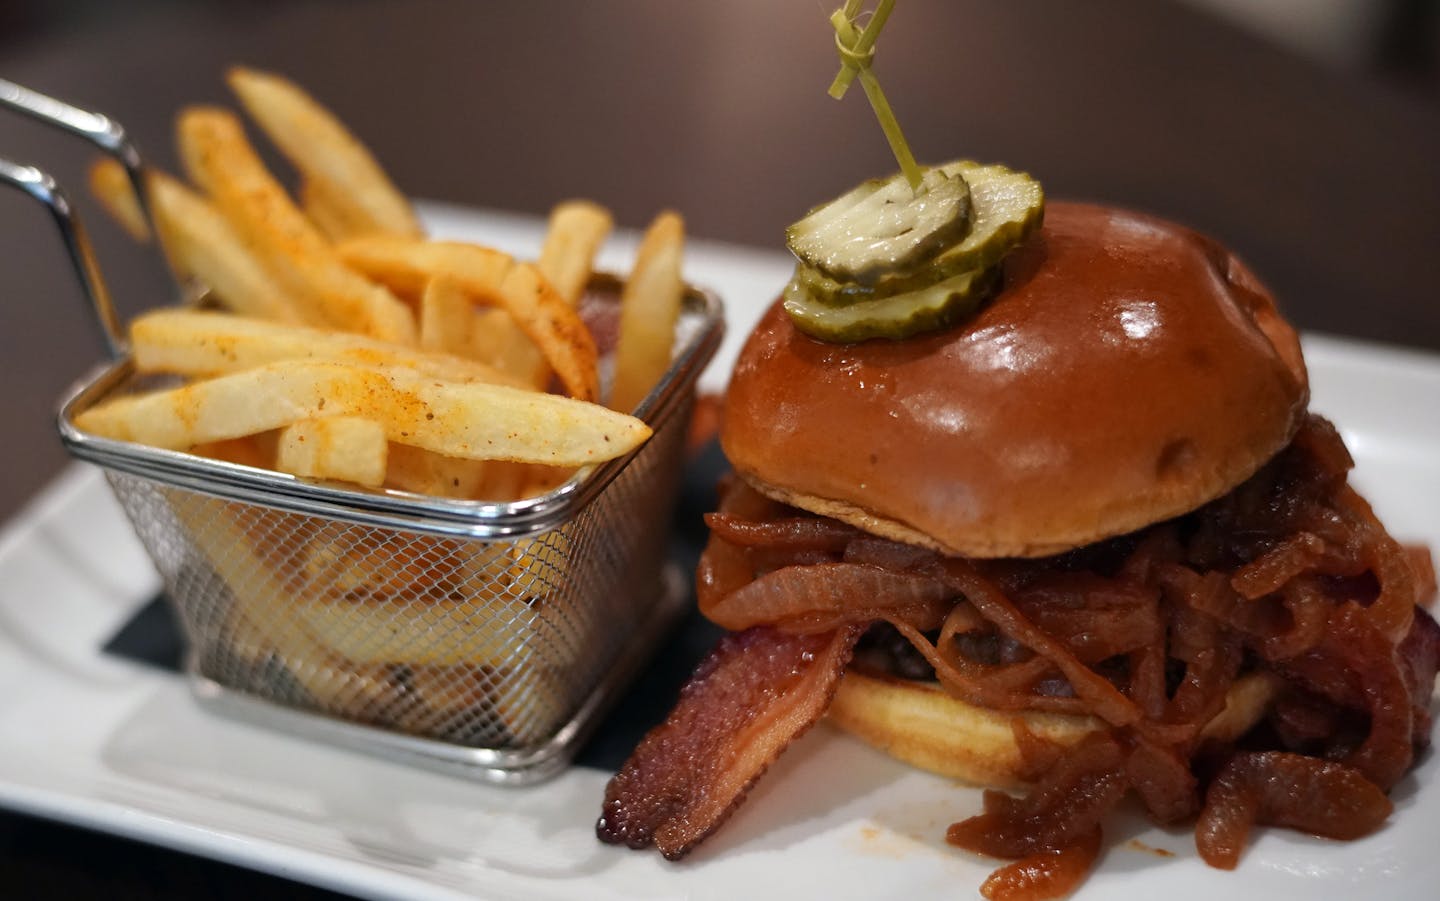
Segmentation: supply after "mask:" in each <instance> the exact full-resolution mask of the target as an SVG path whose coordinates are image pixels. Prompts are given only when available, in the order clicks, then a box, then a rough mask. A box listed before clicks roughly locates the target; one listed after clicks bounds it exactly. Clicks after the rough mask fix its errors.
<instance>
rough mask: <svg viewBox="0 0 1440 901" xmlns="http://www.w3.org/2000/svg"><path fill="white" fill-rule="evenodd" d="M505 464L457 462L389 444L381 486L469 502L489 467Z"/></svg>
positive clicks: (472, 461) (422, 450) (417, 449)
mask: <svg viewBox="0 0 1440 901" xmlns="http://www.w3.org/2000/svg"><path fill="white" fill-rule="evenodd" d="M509 465H512V464H509V463H488V462H481V461H480V460H461V459H457V458H455V457H446V456H443V455H441V454H436V453H432V452H431V451H427V450H424V449H423V448H418V447H410V446H409V445H405V444H391V445H390V468H389V471H388V472H387V474H386V476H385V486H386V487H387V488H395V489H398V490H400V491H409V492H410V493H412V494H428V495H430V496H432V497H453V498H462V499H464V498H471V499H473V498H475V497H477V496H478V490H479V488H480V486H481V485H482V484H484V481H485V473H486V470H488V469H489V467H491V466H509Z"/></svg>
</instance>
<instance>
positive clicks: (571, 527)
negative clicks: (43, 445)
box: [59, 277, 723, 783]
mask: <svg viewBox="0 0 1440 901" xmlns="http://www.w3.org/2000/svg"><path fill="white" fill-rule="evenodd" d="M592 288H593V289H595V290H592V294H597V293H598V295H599V296H600V297H602V298H605V297H608V298H609V300H608V302H610V303H614V302H615V298H616V296H617V292H616V290H615V282H614V280H613V279H609V278H605V277H601V278H599V279H597V282H596V284H595V285H594V286H592ZM722 328H723V327H722V319H721V308H720V302H719V300H718V299H717V298H715V297H714V296H713V295H711V294H709V293H707V292H704V291H700V290H696V289H690V290H688V292H687V295H686V297H685V301H684V304H683V308H682V315H681V319H680V329H679V333H678V338H677V341H676V345H675V352H674V356H673V362H672V365H671V367H670V369H669V371H668V372H667V373H666V375H665V376H664V378H663V379H662V380H661V382H660V383H659V384H658V385H657V386H656V387H655V389H654V390H653V391H652V393H651V394H650V396H649V397H648V398H647V399H646V400H645V401H644V402H643V403H642V404H641V406H640V407H639V409H638V410H637V411H636V415H637V416H639V417H640V418H642V419H644V420H645V421H646V422H647V424H649V425H650V426H651V428H652V429H653V430H654V434H653V435H652V436H651V438H650V440H649V441H648V442H646V443H645V444H643V445H642V446H641V447H640V448H639V449H637V450H636V451H635V452H633V453H632V454H631V455H629V456H627V457H624V458H620V459H618V460H614V461H611V462H609V463H606V464H603V465H601V466H598V467H594V468H591V469H588V470H582V471H581V472H579V473H577V474H576V475H574V476H573V477H571V478H570V479H569V480H568V481H566V482H565V483H564V484H562V485H560V486H559V487H558V488H556V489H554V490H553V491H551V492H549V493H547V494H545V495H543V496H541V497H537V498H531V499H526V500H522V501H515V502H510V503H485V502H479V501H458V500H449V499H443V498H433V497H425V496H419V495H412V494H407V493H404V492H398V491H390V490H381V491H369V490H356V489H350V488H346V487H340V486H336V485H326V484H322V483H315V482H310V481H306V480H302V479H297V478H295V477H293V476H288V475H285V474H282V473H276V472H272V471H269V470H261V469H255V468H251V467H247V466H242V465H237V464H234V463H227V462H223V461H219V460H214V459H209V458H205V457H198V456H193V455H190V454H185V453H177V452H174V451H165V450H159V449H155V448H151V447H146V446H142V445H137V444H130V443H127V442H121V441H114V440H110V439H105V438H100V437H97V436H94V435H90V434H87V433H84V432H82V431H80V430H79V429H78V428H77V427H76V426H75V425H74V418H75V416H77V415H78V414H80V413H81V412H83V411H84V410H86V409H88V408H90V407H91V406H93V405H95V404H97V403H99V402H101V401H103V400H105V399H106V398H110V397H114V396H117V395H119V394H123V393H126V392H129V391H133V390H136V389H137V388H138V387H143V385H144V382H143V380H142V379H139V378H138V377H137V376H136V375H135V374H134V372H133V370H132V367H131V366H130V363H129V361H128V359H121V360H120V361H119V362H117V363H114V364H112V365H110V366H108V367H106V368H104V369H103V370H101V371H100V372H98V373H97V374H95V375H94V376H93V377H91V378H90V379H88V380H86V381H85V382H84V383H82V384H81V385H80V386H79V387H78V388H77V389H76V390H75V391H74V392H73V394H72V396H71V397H70V398H69V399H68V400H67V401H66V402H65V403H64V405H63V407H62V409H61V412H60V418H59V427H60V433H61V437H62V439H63V441H64V443H65V445H66V447H67V448H68V449H69V450H70V452H71V453H72V454H74V455H75V456H76V457H79V458H81V459H84V460H89V461H91V462H94V463H97V464H99V465H100V466H102V467H104V468H105V470H106V475H107V478H108V479H109V482H110V485H111V486H112V488H113V489H114V492H115V495H116V497H117V498H118V499H119V500H120V503H121V505H122V506H123V507H124V509H125V512H126V514H127V515H128V516H129V518H130V521H131V523H132V524H133V525H134V527H135V530H136V532H137V533H138V535H139V536H140V539H141V541H142V543H143V544H144V546H145V548H146V550H147V551H148V552H149V554H150V556H151V558H152V559H153V561H154V563H155V566H156V568H157V569H158V570H159V572H160V574H161V577H162V579H163V582H164V585H165V589H166V593H167V596H168V598H169V601H170V603H171V604H172V605H173V607H174V610H175V612H176V613H177V615H178V619H179V621H180V623H181V626H182V631H183V634H184V638H185V640H186V645H187V649H188V653H187V668H188V670H189V672H190V674H191V676H192V677H193V679H194V682H195V686H196V689H197V694H198V696H199V697H200V698H201V699H202V701H204V702H206V703H208V704H210V705H213V706H215V707H217V708H219V709H221V710H223V711H226V712H229V713H232V714H237V715H240V716H243V717H245V718H247V719H250V720H252V721H258V722H263V723H267V724H271V725H280V726H283V727H284V728H286V729H289V730H291V731H296V730H298V731H301V732H304V733H307V734H310V735H312V736H317V737H322V738H326V739H329V740H332V741H339V742H341V743H344V744H347V745H350V746H352V747H356V748H359V749H362V750H371V751H378V752H382V753H386V754H389V755H392V756H394V755H401V756H405V757H408V758H411V759H415V760H419V761H422V762H428V763H430V764H433V765H436V766H439V767H443V768H460V769H463V770H466V771H469V772H472V773H475V774H477V775H479V776H481V777H483V778H486V779H489V780H492V781H497V782H507V783H517V782H522V783H523V782H530V781H534V780H536V779H539V778H543V777H544V776H546V775H548V774H550V773H552V772H553V771H555V770H556V769H558V768H559V767H561V766H563V765H564V763H565V762H567V761H568V759H569V758H570V757H571V756H572V755H573V753H574V751H575V750H576V745H577V743H578V742H579V741H580V740H581V739H582V738H583V737H584V736H585V734H586V733H587V731H588V729H589V727H590V726H592V725H593V724H594V721H595V718H596V717H597V715H598V714H599V713H601V712H602V711H603V710H604V709H605V707H606V705H607V702H608V701H609V700H611V699H613V696H614V695H615V693H616V692H617V691H618V690H619V689H621V688H622V687H623V686H624V684H625V683H626V681H627V680H628V677H629V676H630V675H633V673H634V671H635V670H636V668H637V667H638V665H639V664H640V663H641V662H643V660H644V659H645V657H646V656H648V654H649V652H650V651H651V649H652V647H653V644H654V642H655V641H656V640H658V638H659V637H661V635H662V634H663V632H664V631H665V629H666V627H667V626H668V625H669V624H670V623H672V622H673V620H674V616H675V615H676V614H677V613H678V612H679V608H680V606H681V604H682V603H683V590H682V584H683V579H681V578H679V576H678V574H674V573H670V574H668V576H667V573H666V570H665V550H666V544H667V537H668V530H669V523H670V517H671V513H672V509H673V505H674V500H675V496H676V493H677V491H678V487H679V482H680V476H681V468H682V466H683V463H684V454H685V437H686V431H687V425H688V422H689V414H690V410H691V407H692V402H693V397H694V390H695V382H696V379H697V378H698V376H699V373H700V371H701V370H702V369H703V368H704V365H705V363H706V362H707V361H708V360H709V358H710V356H711V355H712V354H713V353H714V350H715V348H716V346H717V345H718V343H719V339H720V336H721V331H722Z"/></svg>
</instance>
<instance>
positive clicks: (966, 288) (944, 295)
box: [784, 267, 1000, 342]
mask: <svg viewBox="0 0 1440 901" xmlns="http://www.w3.org/2000/svg"><path fill="white" fill-rule="evenodd" d="M999 283H1000V269H999V267H992V268H990V269H983V270H975V271H971V272H962V273H960V274H959V275H955V276H952V277H950V278H948V279H945V280H944V281H941V282H938V283H936V284H933V285H927V286H925V287H923V288H920V289H918V290H915V291H911V292H909V293H906V294H895V295H892V296H890V297H882V298H877V299H873V300H866V301H860V302H857V303H851V304H846V305H844V306H835V305H832V304H825V303H820V302H818V301H816V300H815V298H814V297H812V296H811V295H810V292H809V291H808V290H807V289H806V287H805V284H804V283H803V282H802V281H801V280H800V279H799V278H792V279H791V280H790V283H789V284H787V285H786V286H785V292H784V298H785V312H786V313H788V314H790V319H791V321H793V322H794V323H795V327H796V328H798V329H800V331H802V332H804V333H805V334H807V335H809V336H811V337H812V338H819V339H820V340H822V341H834V342H850V341H864V340H866V339H867V338H897V339H898V338H908V337H910V336H911V335H916V334H919V333H921V332H928V331H934V330H936V329H942V328H946V327H948V326H950V325H953V324H954V323H956V322H958V321H960V320H961V319H963V318H965V317H966V316H969V315H970V314H971V313H973V312H975V310H976V309H978V308H979V306H980V304H981V303H982V302H984V300H985V299H986V298H987V297H989V296H990V295H991V294H992V293H993V292H994V289H995V287H996V286H997V285H998V284H999Z"/></svg>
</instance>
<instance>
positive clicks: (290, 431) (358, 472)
mask: <svg viewBox="0 0 1440 901" xmlns="http://www.w3.org/2000/svg"><path fill="white" fill-rule="evenodd" d="M389 448H390V443H389V442H388V441H386V440H385V426H383V425H381V424H380V423H378V422H376V421H375V420H373V419H363V418H360V417H357V416H329V417H326V418H324V419H302V420H300V421H299V422H292V423H291V424H290V425H288V426H286V427H285V428H284V429H282V430H281V431H280V441H279V445H278V447H277V451H276V456H275V468H276V469H278V470H280V471H281V472H288V473H290V474H291V475H296V476H303V477H305V478H311V479H333V480H336V481H341V482H354V483H355V484H357V485H364V486H365V487H367V488H379V487H380V486H381V485H382V484H384V482H385V464H386V461H387V459H388V457H389Z"/></svg>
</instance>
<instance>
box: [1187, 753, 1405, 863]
mask: <svg viewBox="0 0 1440 901" xmlns="http://www.w3.org/2000/svg"><path fill="white" fill-rule="evenodd" d="M1393 807H1394V805H1393V804H1391V803H1390V799H1389V798H1387V797H1385V793H1384V792H1383V791H1381V790H1380V789H1379V788H1378V787H1376V785H1375V784H1374V783H1373V782H1371V781H1370V780H1368V779H1366V778H1365V777H1364V775H1362V774H1361V773H1360V772H1359V771H1358V770H1354V769H1351V768H1350V767H1347V766H1345V765H1344V764H1340V763H1334V762H1332V761H1327V760H1317V759H1316V758H1314V757H1304V756H1301V755H1299V754H1289V753H1286V752H1283V751H1266V752H1260V753H1248V754H1236V755H1235V756H1234V757H1232V758H1231V759H1230V761H1229V763H1227V764H1226V765H1225V767H1224V768H1223V769H1222V770H1221V771H1220V774H1219V775H1218V776H1216V777H1215V779H1214V781H1212V782H1211V783H1210V788H1209V790H1208V791H1207V792H1206V793H1205V807H1204V809H1203V810H1202V811H1201V812H1200V822H1199V823H1198V824H1196V826H1195V847H1196V848H1197V849H1198V850H1199V852H1200V856H1201V857H1203V858H1204V859H1205V862H1206V863H1208V864H1210V866H1212V867H1219V868H1220V869H1222V870H1233V869H1235V864H1236V863H1237V862H1238V861H1239V859H1240V852H1241V851H1243V850H1244V848H1245V842H1246V840H1247V839H1248V838H1249V835H1250V829H1251V827H1252V826H1253V825H1254V824H1256V823H1269V824H1272V825H1276V826H1289V827H1290V828H1292V829H1298V830H1300V831H1302V832H1310V833H1313V834H1315V835H1320V836H1324V837H1326V838H1339V839H1352V838H1359V837H1361V836H1363V835H1369V834H1370V833H1371V832H1374V831H1375V830H1376V829H1378V828H1380V824H1381V823H1383V822H1385V820H1386V818H1387V817H1389V816H1390V811H1391V810H1392V809H1393Z"/></svg>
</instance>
